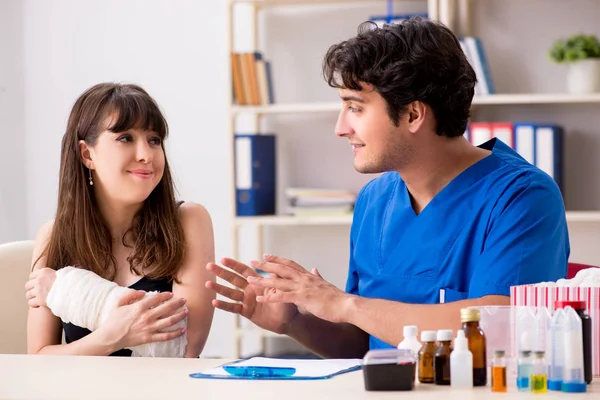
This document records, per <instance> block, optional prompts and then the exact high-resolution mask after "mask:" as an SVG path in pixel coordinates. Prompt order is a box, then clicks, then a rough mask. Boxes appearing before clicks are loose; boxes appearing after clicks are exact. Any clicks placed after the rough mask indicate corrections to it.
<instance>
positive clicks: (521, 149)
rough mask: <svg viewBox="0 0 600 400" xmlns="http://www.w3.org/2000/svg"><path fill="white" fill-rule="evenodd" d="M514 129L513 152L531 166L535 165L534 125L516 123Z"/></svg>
mask: <svg viewBox="0 0 600 400" xmlns="http://www.w3.org/2000/svg"><path fill="white" fill-rule="evenodd" d="M514 127H515V128H514V129H515V150H516V151H517V153H519V155H520V156H521V157H523V158H524V159H525V160H526V161H528V162H529V163H530V164H531V165H536V161H535V155H536V152H535V148H536V146H535V136H536V135H535V125H533V124H526V123H518V124H515V125H514Z"/></svg>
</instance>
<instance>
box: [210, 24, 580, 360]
mask: <svg viewBox="0 0 600 400" xmlns="http://www.w3.org/2000/svg"><path fill="white" fill-rule="evenodd" d="M323 70H324V76H325V78H326V80H327V82H328V83H329V85H330V86H332V87H335V88H337V89H338V91H339V95H340V98H341V100H342V110H341V112H340V115H339V118H338V122H337V125H336V128H335V129H336V134H337V135H338V136H339V137H341V138H344V139H346V140H347V142H348V143H349V144H350V147H351V149H352V151H353V152H354V167H355V168H356V170H358V171H359V172H361V173H382V172H383V174H382V175H381V176H380V177H377V178H375V179H373V180H372V181H371V182H370V183H368V184H367V185H366V186H365V187H364V188H363V189H362V190H361V192H360V194H359V196H358V198H357V202H356V207H355V212H354V220H353V223H352V229H351V237H350V267H349V272H348V280H347V285H346V290H345V291H342V290H339V289H337V288H336V287H335V286H333V285H332V284H330V283H328V282H327V281H325V280H324V279H323V278H322V277H321V276H320V275H319V273H318V271H317V270H316V269H312V270H307V269H305V268H304V267H302V266H300V265H298V264H296V263H294V262H293V261H291V260H287V259H284V258H281V257H276V256H271V255H265V257H264V259H263V260H261V261H256V262H252V263H251V267H253V268H258V269H261V270H265V271H267V272H270V273H271V277H270V278H265V277H261V276H259V275H258V274H256V272H255V271H254V269H253V268H251V267H250V266H247V265H245V264H243V263H240V262H238V261H236V260H232V259H223V260H222V264H223V265H224V266H226V267H228V268H229V269H230V270H233V271H235V272H236V273H232V272H231V271H230V270H227V269H224V268H222V267H221V266H218V265H216V264H209V265H208V266H207V268H208V269H209V270H211V271H213V272H215V273H216V274H217V275H218V276H220V277H221V278H223V279H225V280H226V281H228V282H230V283H231V284H232V285H234V286H235V287H236V288H237V289H232V288H228V287H225V286H223V285H220V284H217V283H215V282H207V284H206V285H207V287H209V288H211V289H213V290H215V291H216V292H217V293H219V294H221V295H223V296H225V297H227V298H229V299H232V300H234V301H238V302H240V303H231V302H227V301H222V300H214V302H213V304H214V306H215V307H217V308H220V309H222V310H226V311H229V312H233V313H237V314H241V315H242V316H244V317H246V318H248V319H250V320H251V321H252V322H254V323H255V324H257V325H259V326H261V327H262V328H265V329H268V330H271V331H274V332H277V333H281V334H287V335H289V336H291V337H292V338H294V339H296V340H297V341H298V342H300V343H301V344H303V345H304V346H306V347H307V348H309V349H311V350H312V351H313V352H315V353H317V354H319V355H321V356H323V357H340V358H341V357H362V356H363V355H364V353H365V352H366V351H367V350H368V349H373V348H380V347H389V346H396V345H397V344H398V343H399V342H400V341H401V340H402V328H403V326H404V325H417V326H418V328H419V329H420V330H437V329H459V328H460V312H459V310H460V309H461V308H463V307H468V306H477V305H507V304H509V288H510V286H513V285H521V284H527V283H536V282H541V281H555V280H557V279H559V278H564V277H565V275H566V270H567V260H568V257H569V252H570V249H569V238H568V232H567V225H566V220H565V208H564V203H563V199H562V196H561V192H560V190H559V188H558V187H557V185H556V183H555V182H554V180H553V179H552V178H551V177H550V176H548V175H547V174H546V173H544V172H542V171H541V170H539V169H537V168H536V167H534V166H532V165H531V164H529V163H528V162H527V161H525V160H524V159H523V158H522V157H521V156H519V155H518V154H517V153H516V152H515V151H513V150H512V149H510V148H509V147H508V146H507V145H506V144H504V143H502V142H501V141H498V140H496V139H492V140H490V141H488V142H487V143H484V144H483V145H481V146H478V147H475V146H473V145H471V144H470V143H469V142H468V141H467V140H466V139H465V138H464V137H463V133H464V132H465V130H466V127H467V121H468V119H469V110H470V108H471V101H472V99H473V94H474V87H475V83H476V78H475V73H474V72H473V69H472V68H471V66H470V65H469V63H468V61H467V59H466V57H465V55H464V53H463V51H462V50H461V47H460V44H459V42H458V40H457V38H456V37H455V36H454V34H453V33H452V32H451V31H450V30H449V29H447V28H446V27H444V26H443V25H441V24H438V23H436V22H432V21H428V20H421V19H418V18H416V19H411V20H407V21H403V22H401V23H399V24H394V25H389V26H385V27H383V28H375V27H369V26H365V25H362V26H361V28H360V29H359V33H358V35H357V36H356V37H354V38H351V39H349V40H347V41H344V42H342V43H339V44H336V45H334V46H332V47H331V48H330V49H329V51H328V52H327V54H326V56H325V61H324V64H323Z"/></svg>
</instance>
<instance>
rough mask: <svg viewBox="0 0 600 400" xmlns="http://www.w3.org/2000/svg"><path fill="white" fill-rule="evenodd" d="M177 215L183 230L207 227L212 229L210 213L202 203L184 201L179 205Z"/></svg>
mask: <svg viewBox="0 0 600 400" xmlns="http://www.w3.org/2000/svg"><path fill="white" fill-rule="evenodd" d="M179 215H180V217H179V218H180V221H181V226H182V227H183V230H184V231H185V232H187V231H189V230H197V229H202V228H204V229H206V228H207V227H210V229H211V230H212V219H211V217H210V213H209V212H208V210H207V209H206V207H204V206H203V205H202V204H198V203H194V202H188V201H186V202H184V203H182V204H181V205H180V206H179Z"/></svg>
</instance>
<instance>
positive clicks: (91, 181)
mask: <svg viewBox="0 0 600 400" xmlns="http://www.w3.org/2000/svg"><path fill="white" fill-rule="evenodd" d="M88 172H89V173H90V186H94V181H93V180H92V170H91V169H89V168H88Z"/></svg>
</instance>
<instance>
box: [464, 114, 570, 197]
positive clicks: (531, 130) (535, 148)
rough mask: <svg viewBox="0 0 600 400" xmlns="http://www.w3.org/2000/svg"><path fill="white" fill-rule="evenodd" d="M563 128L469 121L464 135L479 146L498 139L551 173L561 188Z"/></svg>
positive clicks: (544, 125) (562, 182) (530, 161)
mask: <svg viewBox="0 0 600 400" xmlns="http://www.w3.org/2000/svg"><path fill="white" fill-rule="evenodd" d="M563 131H564V129H563V128H562V127H561V126H559V125H555V124H534V123H512V122H472V123H471V124H469V126H468V128H467V132H465V137H466V138H467V140H469V141H470V142H471V143H472V144H473V145H475V146H479V145H480V144H482V143H485V142H487V141H488V140H490V139H492V138H496V139H497V140H501V141H502V142H504V143H505V144H506V145H508V146H509V147H510V148H512V149H513V150H515V151H516V152H517V153H519V155H520V156H521V157H523V158H524V159H525V160H527V161H528V162H529V163H531V164H532V165H535V166H536V167H538V168H539V169H541V170H542V171H544V172H546V173H547V174H548V175H550V176H551V177H552V178H554V180H555V181H556V183H557V184H558V186H559V188H561V190H562V188H563V184H564V181H563Z"/></svg>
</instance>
